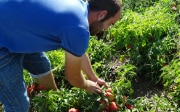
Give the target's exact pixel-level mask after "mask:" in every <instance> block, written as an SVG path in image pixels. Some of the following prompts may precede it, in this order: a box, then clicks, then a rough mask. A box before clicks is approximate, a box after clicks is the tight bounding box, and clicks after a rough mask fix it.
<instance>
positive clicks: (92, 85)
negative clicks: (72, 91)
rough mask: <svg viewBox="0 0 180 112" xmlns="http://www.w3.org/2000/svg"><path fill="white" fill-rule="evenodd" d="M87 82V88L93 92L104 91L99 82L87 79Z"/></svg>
mask: <svg viewBox="0 0 180 112" xmlns="http://www.w3.org/2000/svg"><path fill="white" fill-rule="evenodd" d="M86 83H87V87H86V88H85V90H86V91H89V92H92V93H102V90H101V87H100V86H99V85H98V84H97V82H93V81H91V80H86Z"/></svg>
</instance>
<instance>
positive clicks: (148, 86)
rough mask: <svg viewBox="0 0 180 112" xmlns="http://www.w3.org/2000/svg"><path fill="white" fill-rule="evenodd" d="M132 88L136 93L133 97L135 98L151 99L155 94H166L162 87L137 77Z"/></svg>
mask: <svg viewBox="0 0 180 112" xmlns="http://www.w3.org/2000/svg"><path fill="white" fill-rule="evenodd" d="M132 87H133V90H134V93H133V95H132V97H133V98H137V97H144V96H146V97H151V96H152V95H154V94H157V95H160V94H161V93H162V92H164V89H163V86H162V85H155V84H153V83H152V82H150V81H149V80H147V79H144V78H140V77H136V78H135V79H134V80H133V81H132Z"/></svg>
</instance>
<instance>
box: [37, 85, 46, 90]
mask: <svg viewBox="0 0 180 112" xmlns="http://www.w3.org/2000/svg"><path fill="white" fill-rule="evenodd" d="M37 89H38V90H39V91H41V90H45V88H44V86H42V85H39V86H38V88H37Z"/></svg>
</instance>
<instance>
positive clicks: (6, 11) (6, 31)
mask: <svg viewBox="0 0 180 112" xmlns="http://www.w3.org/2000/svg"><path fill="white" fill-rule="evenodd" d="M87 8H88V7H87V4H86V3H85V2H83V1H80V0H1V1H0V15H1V17H0V47H5V48H7V49H8V50H9V51H11V52H22V53H26V52H41V51H47V50H52V49H57V48H60V47H62V48H65V49H67V50H68V51H70V52H72V53H73V54H75V55H81V53H80V52H84V50H85V49H86V48H87V45H82V46H84V49H83V50H80V51H76V50H77V48H76V45H75V46H74V45H71V44H75V40H79V39H81V37H80V35H82V36H83V37H88V36H89V31H88V27H89V26H88V19H87V17H88V9H87ZM74 32H75V34H73V33H74ZM69 33H72V35H70V34H69ZM73 36H74V37H73ZM73 38H74V39H73ZM71 39H72V42H70V45H68V44H69V43H68V42H67V41H71ZM81 40H82V39H81ZM87 40H88V39H85V41H87ZM85 43H86V42H85ZM86 44H87V43H86ZM73 47H74V48H75V49H74V48H73Z"/></svg>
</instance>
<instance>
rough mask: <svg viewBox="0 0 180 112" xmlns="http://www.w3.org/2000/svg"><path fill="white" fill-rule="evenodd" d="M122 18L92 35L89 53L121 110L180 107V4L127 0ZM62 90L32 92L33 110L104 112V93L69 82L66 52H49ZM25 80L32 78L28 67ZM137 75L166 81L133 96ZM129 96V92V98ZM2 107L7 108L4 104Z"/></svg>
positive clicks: (177, 110) (178, 111)
mask: <svg viewBox="0 0 180 112" xmlns="http://www.w3.org/2000/svg"><path fill="white" fill-rule="evenodd" d="M122 2H123V14H122V17H121V19H120V20H119V21H118V22H117V23H116V24H115V25H114V26H113V27H111V28H110V29H109V30H108V31H107V32H104V33H103V35H100V36H101V37H91V39H90V43H89V48H88V49H87V53H88V54H89V57H90V59H91V63H92V65H93V68H94V70H95V72H96V73H97V75H98V76H99V77H101V78H103V79H104V80H106V81H107V82H108V84H109V85H110V87H111V88H112V89H113V93H114V95H115V102H116V103H117V106H118V112H130V110H129V109H128V108H127V107H126V106H125V101H124V98H125V97H126V98H127V102H129V103H130V104H132V105H133V107H134V108H133V109H132V111H133V112H166V111H171V112H180V50H179V49H180V25H179V23H180V5H179V1H177V0H123V1H122ZM47 56H48V57H49V59H50V60H51V63H52V70H53V73H54V75H55V79H56V82H57V85H58V88H59V91H57V92H55V91H52V90H50V91H40V92H37V93H36V94H34V95H33V96H31V109H30V111H32V112H67V111H68V109H70V108H72V107H74V108H77V109H79V110H80V112H100V111H102V108H103V107H101V106H100V102H99V100H100V98H101V95H99V94H92V93H88V92H86V91H84V90H81V89H78V88H75V87H72V86H71V85H69V83H68V82H67V80H66V79H65V76H64V60H65V58H64V51H62V50H61V49H59V50H56V51H50V52H47ZM24 74H25V76H24V77H25V81H26V84H32V83H34V82H35V79H32V78H31V77H30V76H29V74H28V72H27V71H24ZM137 76H140V77H143V78H144V79H148V80H150V81H151V82H152V83H154V84H157V85H163V87H164V91H163V92H162V93H161V92H160V93H159V94H153V95H152V96H151V97H146V96H142V97H137V98H133V97H132V95H133V93H134V88H133V87H132V80H133V79H135V78H136V77H137ZM127 96H128V97H127ZM1 107H2V108H0V111H1V110H3V106H1Z"/></svg>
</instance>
